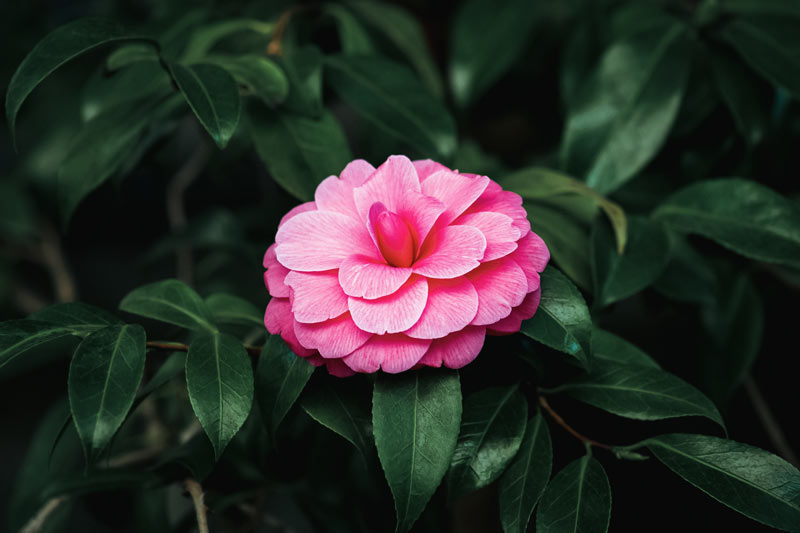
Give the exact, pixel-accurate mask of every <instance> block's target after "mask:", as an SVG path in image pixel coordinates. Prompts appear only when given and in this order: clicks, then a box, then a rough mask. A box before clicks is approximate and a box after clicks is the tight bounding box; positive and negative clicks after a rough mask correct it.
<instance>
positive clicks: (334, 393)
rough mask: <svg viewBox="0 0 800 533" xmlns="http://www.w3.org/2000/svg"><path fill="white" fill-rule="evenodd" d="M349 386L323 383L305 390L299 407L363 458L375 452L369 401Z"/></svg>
mask: <svg viewBox="0 0 800 533" xmlns="http://www.w3.org/2000/svg"><path fill="white" fill-rule="evenodd" d="M348 385H349V383H348V384H345V383H341V384H339V383H336V384H333V385H332V384H325V385H324V386H323V387H315V388H309V389H306V391H305V392H304V393H303V396H302V397H301V398H300V406H301V407H302V408H303V410H304V411H305V412H306V413H308V415H309V416H310V417H311V418H313V419H314V420H316V421H317V422H319V423H320V424H322V425H323V426H325V427H326V428H328V429H330V430H331V431H333V432H335V433H337V434H339V435H341V436H342V437H344V438H345V439H347V440H348V441H350V443H352V445H353V446H355V447H356V449H358V451H359V452H361V455H362V456H363V457H364V458H365V459H366V458H368V457H370V456H371V455H372V453H374V452H373V451H372V445H373V444H372V442H373V441H372V418H371V415H370V412H369V403H368V402H365V401H364V398H360V397H359V396H358V395H357V394H355V392H354V391H353V390H352V388H351V387H348ZM366 399H367V400H369V397H367V398H366Z"/></svg>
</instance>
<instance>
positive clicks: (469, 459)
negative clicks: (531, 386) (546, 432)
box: [447, 386, 528, 502]
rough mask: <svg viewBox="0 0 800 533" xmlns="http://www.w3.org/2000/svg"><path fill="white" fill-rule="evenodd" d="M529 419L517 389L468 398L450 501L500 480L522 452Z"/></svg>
mask: <svg viewBox="0 0 800 533" xmlns="http://www.w3.org/2000/svg"><path fill="white" fill-rule="evenodd" d="M527 418H528V404H527V402H526V401H525V397H524V396H523V395H522V393H521V392H520V391H519V387H518V386H513V387H494V388H490V389H485V390H482V391H480V392H476V393H474V394H471V395H469V396H467V398H466V399H465V400H464V406H463V413H462V415H461V431H460V433H459V436H458V444H456V449H455V452H454V453H453V459H452V460H451V461H450V470H449V472H448V474H447V489H448V498H449V499H450V501H451V502H455V501H456V500H457V499H458V498H460V497H461V496H463V495H465V494H468V493H470V492H473V491H476V490H478V489H480V488H481V487H485V486H486V485H488V484H489V483H491V482H493V481H494V480H495V479H497V478H498V477H500V474H502V473H503V471H504V470H505V469H506V466H508V464H509V463H510V462H511V460H512V459H514V456H515V455H516V454H517V451H518V450H519V446H520V443H521V442H522V437H523V435H524V433H525V421H526V420H527Z"/></svg>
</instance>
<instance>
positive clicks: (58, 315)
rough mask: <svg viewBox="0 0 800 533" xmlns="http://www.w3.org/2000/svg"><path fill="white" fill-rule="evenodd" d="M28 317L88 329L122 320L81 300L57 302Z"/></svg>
mask: <svg viewBox="0 0 800 533" xmlns="http://www.w3.org/2000/svg"><path fill="white" fill-rule="evenodd" d="M29 318H30V319H32V320H39V321H42V322H49V323H51V324H55V325H57V326H64V327H67V328H75V329H76V330H80V331H89V330H90V328H91V327H92V326H94V328H95V329H101V328H104V327H106V326H115V325H117V324H121V323H122V321H121V320H120V319H119V318H117V317H116V316H114V315H112V314H111V313H109V312H108V311H106V310H105V309H100V308H99V307H95V306H93V305H89V304H85V303H81V302H69V303H58V304H55V305H51V306H49V307H45V308H44V309H42V310H40V311H36V312H35V313H31V315H30V317H29Z"/></svg>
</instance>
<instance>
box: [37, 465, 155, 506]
mask: <svg viewBox="0 0 800 533" xmlns="http://www.w3.org/2000/svg"><path fill="white" fill-rule="evenodd" d="M159 481H160V479H159V477H158V476H157V475H156V474H154V473H153V472H150V471H149V470H128V469H107V470H99V469H98V470H94V471H92V472H91V473H90V474H87V475H76V476H74V477H69V478H63V479H57V480H54V481H52V482H51V483H48V484H47V486H46V487H45V489H44V490H43V491H42V496H43V498H44V499H45V500H49V499H51V498H55V497H57V496H64V495H69V496H80V495H82V494H91V493H94V492H109V491H115V490H130V489H146V488H150V487H154V486H156V485H157V484H158V483H159Z"/></svg>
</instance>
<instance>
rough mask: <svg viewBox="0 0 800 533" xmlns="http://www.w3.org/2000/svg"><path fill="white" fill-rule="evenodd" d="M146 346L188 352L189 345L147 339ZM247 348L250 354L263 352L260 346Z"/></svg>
mask: <svg viewBox="0 0 800 533" xmlns="http://www.w3.org/2000/svg"><path fill="white" fill-rule="evenodd" d="M146 346H147V347H148V348H152V349H154V350H171V351H173V352H188V351H189V346H187V345H186V344H183V343H180V342H161V341H147V343H146ZM244 349H245V350H247V353H249V354H250V355H256V356H257V355H259V354H261V348H260V347H258V346H245V347H244Z"/></svg>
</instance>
